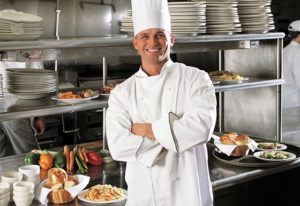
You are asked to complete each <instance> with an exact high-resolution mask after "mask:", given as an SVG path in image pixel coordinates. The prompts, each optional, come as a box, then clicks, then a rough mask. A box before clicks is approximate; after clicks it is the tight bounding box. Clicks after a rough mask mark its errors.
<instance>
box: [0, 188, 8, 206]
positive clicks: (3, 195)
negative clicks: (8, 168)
mask: <svg viewBox="0 0 300 206" xmlns="http://www.w3.org/2000/svg"><path fill="white" fill-rule="evenodd" d="M9 200H10V185H9V183H6V182H1V183H0V205H1V206H7V205H8V202H9Z"/></svg>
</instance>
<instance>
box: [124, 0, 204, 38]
mask: <svg viewBox="0 0 300 206" xmlns="http://www.w3.org/2000/svg"><path fill="white" fill-rule="evenodd" d="M205 7H206V4H205V1H201V2H171V3H169V11H170V16H171V30H172V33H173V34H174V35H175V36H195V35H197V34H199V33H205V32H206V16H205ZM120 30H121V31H123V32H126V33H129V34H131V35H133V23H132V10H128V11H126V13H125V16H124V17H123V19H122V21H121V27H120Z"/></svg>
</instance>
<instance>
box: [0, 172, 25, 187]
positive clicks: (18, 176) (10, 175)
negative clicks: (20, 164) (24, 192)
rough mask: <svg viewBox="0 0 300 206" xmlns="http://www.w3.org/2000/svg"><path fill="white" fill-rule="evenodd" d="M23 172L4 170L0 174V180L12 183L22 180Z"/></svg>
mask: <svg viewBox="0 0 300 206" xmlns="http://www.w3.org/2000/svg"><path fill="white" fill-rule="evenodd" d="M22 176H23V174H22V173H20V172H6V173H4V174H2V175H1V181H2V182H7V183H10V184H13V183H15V182H18V181H21V180H22Z"/></svg>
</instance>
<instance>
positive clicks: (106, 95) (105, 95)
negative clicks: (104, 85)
mask: <svg viewBox="0 0 300 206" xmlns="http://www.w3.org/2000/svg"><path fill="white" fill-rule="evenodd" d="M99 95H100V96H103V97H109V95H110V94H103V93H101V94H99Z"/></svg>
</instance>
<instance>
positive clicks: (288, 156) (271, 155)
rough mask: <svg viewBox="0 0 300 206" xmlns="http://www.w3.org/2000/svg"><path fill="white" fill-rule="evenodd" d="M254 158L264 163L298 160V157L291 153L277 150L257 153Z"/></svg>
mask: <svg viewBox="0 0 300 206" xmlns="http://www.w3.org/2000/svg"><path fill="white" fill-rule="evenodd" d="M253 156H254V157H256V158H257V159H260V160H264V161H273V162H274V161H275V162H276V161H291V160H293V159H296V155H295V154H293V153H291V152H286V151H277V150H267V151H260V152H255V153H254V154H253Z"/></svg>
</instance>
